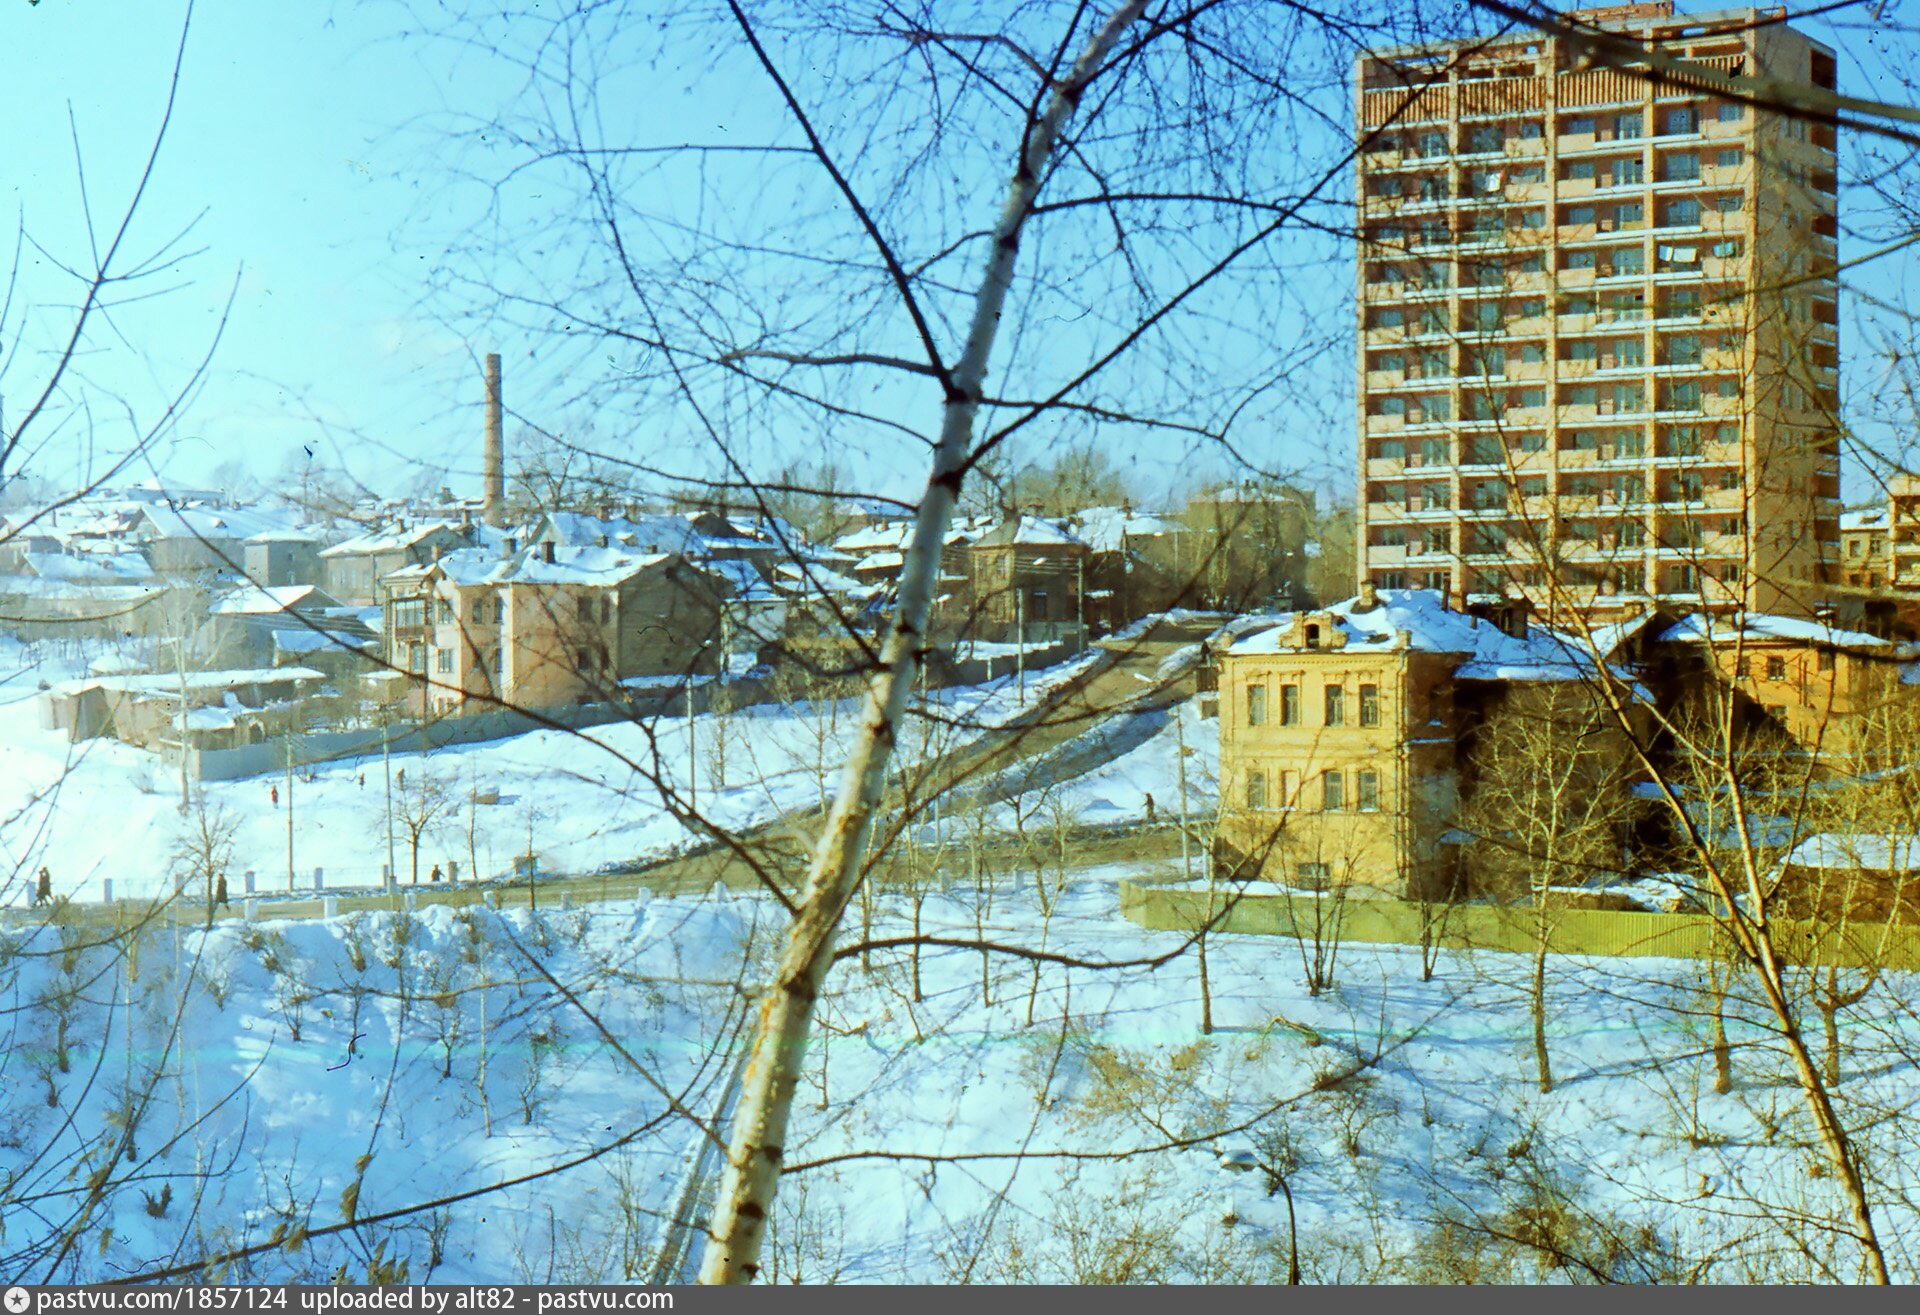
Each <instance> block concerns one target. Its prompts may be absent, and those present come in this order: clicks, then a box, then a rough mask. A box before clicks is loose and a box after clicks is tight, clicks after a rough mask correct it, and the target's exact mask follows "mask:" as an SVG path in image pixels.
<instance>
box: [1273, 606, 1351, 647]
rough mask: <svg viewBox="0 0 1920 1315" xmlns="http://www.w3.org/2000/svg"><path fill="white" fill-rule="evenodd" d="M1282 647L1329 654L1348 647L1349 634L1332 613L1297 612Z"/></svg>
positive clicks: (1284, 633)
mask: <svg viewBox="0 0 1920 1315" xmlns="http://www.w3.org/2000/svg"><path fill="white" fill-rule="evenodd" d="M1280 642H1281V647H1283V648H1292V649H1305V650H1306V651H1307V652H1309V653H1319V652H1327V651H1331V650H1333V649H1337V648H1345V647H1346V646H1347V632H1346V631H1345V630H1342V629H1341V628H1340V624H1339V621H1338V620H1337V619H1336V618H1335V616H1334V615H1333V613H1331V612H1296V613H1294V615H1293V620H1292V621H1290V622H1288V624H1287V628H1286V630H1285V631H1284V632H1283V637H1282V639H1281V641H1280Z"/></svg>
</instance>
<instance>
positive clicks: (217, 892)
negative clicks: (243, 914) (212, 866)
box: [213, 872, 227, 909]
mask: <svg viewBox="0 0 1920 1315" xmlns="http://www.w3.org/2000/svg"><path fill="white" fill-rule="evenodd" d="M213 902H214V903H215V904H217V905H219V906H220V907H221V908H223V909H224V908H226V907H227V874H226V873H224V872H221V873H218V874H216V875H215V876H214V878H213Z"/></svg>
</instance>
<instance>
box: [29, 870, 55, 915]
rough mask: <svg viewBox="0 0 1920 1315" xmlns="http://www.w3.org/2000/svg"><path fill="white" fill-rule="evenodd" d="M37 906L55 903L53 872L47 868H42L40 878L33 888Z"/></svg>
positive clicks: (34, 900)
mask: <svg viewBox="0 0 1920 1315" xmlns="http://www.w3.org/2000/svg"><path fill="white" fill-rule="evenodd" d="M33 902H34V904H35V906H38V905H41V904H51V903H53V874H52V873H51V872H48V871H47V870H46V869H45V868H41V869H40V880H39V882H38V884H36V885H35V886H34V888H33Z"/></svg>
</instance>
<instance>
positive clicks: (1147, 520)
mask: <svg viewBox="0 0 1920 1315" xmlns="http://www.w3.org/2000/svg"><path fill="white" fill-rule="evenodd" d="M1073 526H1074V532H1075V533H1076V534H1078V535H1079V536H1080V538H1081V539H1082V540H1084V541H1085V542H1086V544H1087V546H1088V547H1090V548H1092V549H1093V550H1094V551H1095V552H1101V553H1107V552H1119V551H1120V549H1121V547H1122V546H1123V545H1124V544H1125V542H1126V540H1127V539H1129V538H1136V539H1140V538H1151V537H1153V536H1155V535H1161V534H1173V533H1178V532H1179V531H1182V530H1184V529H1186V526H1184V525H1178V524H1175V523H1174V522H1172V521H1169V520H1165V519H1163V518H1162V517H1159V516H1147V515H1144V514H1142V513H1140V512H1137V511H1133V510H1131V509H1130V508H1126V507H1089V508H1087V509H1086V510H1085V511H1082V512H1080V513H1079V514H1077V515H1076V516H1075V517H1074V518H1073Z"/></svg>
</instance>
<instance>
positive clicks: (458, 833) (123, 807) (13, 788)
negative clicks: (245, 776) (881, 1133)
mask: <svg viewBox="0 0 1920 1315" xmlns="http://www.w3.org/2000/svg"><path fill="white" fill-rule="evenodd" d="M86 656H87V654H85V653H80V654H77V655H73V656H70V657H67V658H66V660H64V661H63V660H61V659H60V658H56V657H55V656H53V655H52V654H51V653H48V652H37V651H31V650H23V649H21V648H20V647H19V646H18V645H15V644H12V643H11V641H9V642H8V643H7V645H6V647H5V648H4V649H0V874H7V875H8V876H13V874H27V875H28V876H31V875H32V874H34V873H37V872H38V871H39V869H40V868H41V867H42V866H45V867H46V868H48V869H49V872H50V875H51V877H52V879H53V884H54V889H55V892H56V893H58V894H64V895H68V896H70V897H72V898H74V899H78V900H86V901H92V900H98V899H100V898H101V897H102V894H103V893H104V882H106V881H108V880H111V881H112V883H113V894H114V895H115V897H116V898H127V897H135V896H144V895H150V894H157V893H161V892H162V891H163V890H165V889H168V888H169V887H170V878H169V876H168V870H167V869H168V865H167V862H166V859H167V856H168V854H169V852H170V851H171V850H172V849H173V847H174V846H175V845H176V844H177V843H178V841H179V838H180V837H181V836H182V835H183V834H185V833H189V832H191V831H192V830H193V826H194V823H195V821H196V820H197V819H196V818H194V817H188V818H185V819H183V818H182V815H181V812H180V780H179V775H178V771H177V769H170V768H169V766H168V764H167V763H166V761H165V760H164V759H161V758H159V757H157V756H155V755H153V754H150V753H147V752H145V751H143V750H140V749H137V748H134V747H132V746H130V745H125V744H121V743H119V742H118V741H113V740H104V739H100V740H86V741H82V742H80V743H79V744H69V743H68V742H67V740H66V737H65V735H64V734H62V733H60V732H56V731H49V730H45V729H43V728H42V727H41V725H40V720H39V717H40V712H39V708H38V706H37V700H36V697H35V696H36V694H37V688H36V687H37V685H38V684H39V683H40V682H41V681H45V682H48V683H54V682H57V681H60V680H64V679H68V678H71V677H73V676H76V675H79V674H83V673H84V671H85V665H84V661H85V658H86ZM1095 656H1096V655H1094V654H1088V655H1085V656H1083V657H1081V658H1078V659H1076V660H1075V661H1073V662H1070V663H1065V664H1062V665H1060V666H1057V667H1053V668H1050V669H1048V670H1046V671H1044V672H1039V673H1030V674H1029V676H1028V679H1027V702H1028V705H1029V706H1030V705H1031V704H1032V703H1033V702H1034V701H1035V700H1036V699H1038V698H1040V697H1042V695H1043V694H1044V691H1045V690H1047V689H1048V688H1050V687H1052V686H1053V685H1056V684H1058V683H1060V682H1062V681H1065V680H1069V679H1071V678H1072V677H1073V676H1074V675H1076V674H1078V673H1080V672H1082V671H1084V670H1085V668H1086V666H1087V665H1088V664H1089V663H1090V662H1092V661H1093V660H1094V658H1095ZM933 700H934V702H935V704H936V705H937V706H938V708H939V710H940V714H941V716H942V717H943V718H948V719H952V720H953V721H955V722H957V723H959V725H958V726H957V727H944V726H943V727H942V728H941V729H940V730H939V731H938V732H937V733H936V734H935V736H934V738H932V739H931V740H929V739H927V738H924V737H922V736H921V735H919V734H918V733H917V732H915V731H914V730H913V729H911V728H910V729H909V731H908V733H907V734H906V735H905V736H904V737H903V739H902V744H901V747H900V757H899V758H898V759H897V760H896V761H901V762H911V761H913V760H914V759H916V758H917V757H918V756H919V755H920V754H921V753H923V752H926V751H940V750H942V749H945V748H949V747H952V746H955V745H958V744H960V743H964V742H965V741H966V740H967V739H969V738H972V737H973V736H974V735H977V734H978V733H979V732H980V731H982V730H984V729H986V728H988V727H992V726H996V725H999V724H1001V723H1002V722H1004V721H1005V720H1007V719H1008V718H1010V717H1013V716H1016V715H1018V714H1019V712H1020V711H1021V709H1022V705H1021V703H1020V701H1019V698H1018V695H1017V693H1016V690H1015V688H1014V683H1013V682H1012V681H1011V680H1010V679H1000V680H996V681H994V682H992V683H990V684H987V685H982V686H977V687H968V688H958V689H949V690H941V691H936V692H935V693H934V695H933ZM858 719H859V705H858V702H857V701H856V700H852V699H848V700H842V701H839V702H816V703H801V704H795V705H791V706H787V705H770V704H769V705H760V706H756V707H751V708H747V709H743V710H740V711H737V712H734V713H731V714H726V715H713V716H701V717H696V718H694V719H693V723H692V725H691V727H689V725H688V722H687V719H686V718H683V717H670V718H661V719H659V720H658V721H656V722H653V723H650V724H613V725H608V726H601V727H595V728H593V729H591V730H588V731H585V732H581V733H580V734H577V735H576V734H568V733H564V732H559V731H542V732H535V733H533V734H529V735H522V736H518V737H515V738H513V739H508V740H497V741H491V742H487V743H483V744H472V745H457V746H449V747H446V748H441V749H436V750H434V751H433V752H432V753H431V754H430V755H422V754H419V753H402V752H395V753H394V754H392V756H391V763H390V767H391V770H392V772H393V774H394V778H395V782H396V784H395V785H394V788H393V791H392V799H393V804H392V806H393V814H392V817H391V823H390V820H389V812H388V801H389V794H388V779H387V769H388V766H389V764H383V763H382V761H381V760H380V759H379V758H378V757H375V758H371V759H359V760H355V761H353V762H347V763H336V764H331V765H326V766H321V767H316V768H313V769H312V770H311V771H308V770H306V769H301V770H299V771H297V772H296V774H295V781H294V784H293V787H292V789H291V791H289V789H288V786H287V781H286V778H285V776H284V775H281V774H277V773H276V774H272V775H267V776H262V777H255V778H252V779H249V780H241V781H215V782H208V783H207V784H206V785H205V786H204V789H203V788H202V787H199V786H195V787H194V794H195V796H196V798H199V797H202V796H203V797H204V799H205V801H206V808H207V809H208V810H209V811H210V813H212V814H213V815H214V816H216V817H218V818H222V819H224V820H225V821H226V822H227V823H228V824H230V826H231V827H232V832H233V839H232V846H233V862H232V864H231V867H232V868H233V870H234V872H235V873H236V874H238V873H240V872H243V871H245V870H248V869H251V870H253V871H254V872H255V874H256V881H257V884H258V889H259V890H261V891H262V892H273V891H284V890H286V889H287V886H288V868H289V862H288V852H287V850H288V845H287V813H286V809H287V807H288V804H289V800H288V795H289V794H291V804H292V807H293V809H294V810H295V812H294V820H295V828H294V844H293V855H292V864H291V866H292V869H293V872H294V874H295V877H296V884H297V888H298V889H300V890H311V889H312V886H313V872H314V869H315V868H319V869H321V870H322V872H323V873H324V874H325V875H324V881H325V884H326V885H327V886H328V887H330V888H344V887H353V886H377V885H378V884H379V882H380V875H381V870H382V868H383V867H384V866H385V865H386V864H387V863H388V857H389V847H388V835H389V832H390V831H391V834H392V837H393V843H392V849H391V853H392V860H393V866H394V869H395V870H396V871H397V872H398V873H399V874H400V879H401V880H402V881H403V882H404V881H408V880H409V879H410V878H411V876H412V874H413V858H414V856H413V852H412V846H411V844H410V836H409V831H410V828H409V826H408V824H407V815H408V813H409V812H418V811H421V805H420V803H419V802H418V801H419V800H420V799H421V798H422V796H423V793H425V794H429V795H432V796H436V797H440V798H444V800H445V803H444V805H443V806H442V807H440V808H439V809H438V810H437V811H435V810H433V809H431V808H428V809H426V810H425V811H427V812H432V814H433V815H432V817H431V820H430V821H429V822H428V823H427V825H426V826H425V828H424V829H423V830H422V833H421V844H420V852H419V877H420V880H421V881H423V882H424V881H427V880H428V879H429V877H430V874H431V872H432V869H433V868H435V867H436V866H437V867H440V868H442V869H443V870H444V869H446V868H447V866H448V865H450V864H451V865H457V867H458V869H459V871H460V873H462V874H464V875H468V876H470V875H471V874H473V873H475V872H478V873H481V874H483V875H486V876H499V875H504V874H506V873H507V872H509V871H510V870H511V867H512V864H513V861H514V858H515V856H517V855H520V854H524V853H526V852H528V848H529V841H531V847H532V851H533V852H534V853H535V854H537V855H539V860H540V865H541V868H542V870H544V871H550V872H562V873H575V872H591V871H596V870H599V869H601V868H603V867H607V866H611V865H615V864H620V863H626V862H631V861H633V860H635V859H644V858H648V857H656V856H660V855H664V854H670V853H672V852H674V851H675V850H677V849H679V848H681V847H683V846H685V845H686V844H687V843H689V841H690V840H691V839H692V836H691V835H690V833H689V832H688V830H687V829H686V828H685V827H683V826H682V824H681V823H680V821H679V820H678V819H677V818H675V817H674V816H673V815H672V812H671V811H670V810H669V809H668V808H667V807H666V806H665V801H664V800H663V798H662V787H665V788H667V789H670V790H673V791H676V792H684V791H685V790H686V789H687V787H688V785H689V783H691V785H692V787H693V802H694V803H695V804H696V806H697V807H698V808H699V810H700V812H701V813H702V814H703V815H704V816H706V817H707V818H708V819H710V820H711V821H712V822H713V823H714V824H716V825H718V826H722V827H726V828H730V829H740V828H744V827H748V826H752V825H754V824H756V823H759V822H764V821H767V820H770V819H772V818H774V817H777V816H779V815H780V814H782V813H784V812H786V811H788V810H791V809H794V808H801V807H806V806H811V805H817V804H819V803H820V802H821V801H822V799H823V798H825V797H826V794H825V792H827V791H831V789H832V788H833V785H834V783H835V782H836V781H837V779H838V774H839V764H840V763H841V761H842V760H843V759H844V757H845V753H846V749H847V746H848V744H849V743H850V742H851V740H852V737H853V735H854V733H855V732H856V730H857V729H858ZM1215 738H1216V739H1217V736H1216V737H1215ZM489 792H491V793H493V794H494V795H495V796H497V798H498V802H497V803H494V804H480V803H475V802H473V800H474V799H475V797H476V794H478V795H479V796H481V797H485V796H486V795H487V794H488V793H489ZM156 859H157V860H158V861H156ZM8 884H10V885H11V889H10V890H8V891H6V892H5V893H4V898H3V900H0V902H9V903H16V902H18V901H19V900H20V899H22V898H24V897H25V895H26V894H27V892H26V891H25V890H24V889H23V888H22V887H23V884H24V883H23V882H22V881H21V880H20V879H19V878H18V877H17V876H15V877H14V878H13V880H12V881H11V882H10V883H8ZM231 890H232V892H233V894H235V895H236V896H237V895H238V894H239V893H240V890H241V882H240V880H239V878H238V877H237V875H236V877H235V878H234V879H233V880H232V882H231Z"/></svg>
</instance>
